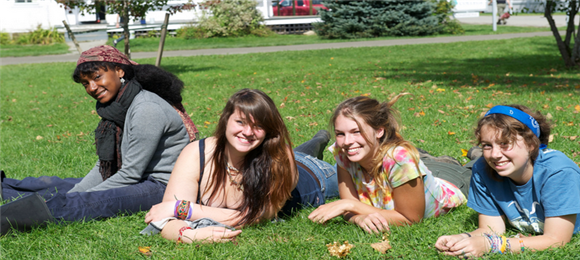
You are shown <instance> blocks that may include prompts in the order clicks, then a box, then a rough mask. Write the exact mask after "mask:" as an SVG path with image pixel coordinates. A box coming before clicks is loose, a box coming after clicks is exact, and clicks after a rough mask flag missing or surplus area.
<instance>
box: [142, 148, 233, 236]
mask: <svg viewBox="0 0 580 260" xmlns="http://www.w3.org/2000/svg"><path fill="white" fill-rule="evenodd" d="M210 152H211V151H210ZM207 155H208V154H207V153H206V158H208V156H207ZM199 172H200V165H199V142H194V143H191V144H189V145H187V146H186V147H185V148H184V149H183V151H182V152H181V154H180V155H179V158H178V159H177V162H176V163H175V167H174V168H173V172H172V173H171V177H170V178H169V183H168V184H167V188H166V190H165V195H164V196H163V202H162V203H159V204H157V205H155V206H153V207H152V208H151V210H150V211H149V212H148V213H147V215H146V216H145V222H146V223H149V222H152V221H158V220H161V219H164V218H167V217H172V216H173V214H174V213H173V210H174V208H175V202H176V201H177V200H188V201H190V202H191V203H192V207H193V213H192V216H191V218H190V220H196V219H200V218H204V217H208V218H212V219H213V220H215V221H217V222H220V223H223V224H226V225H230V226H236V225H237V223H238V222H239V219H240V218H241V216H240V214H238V213H239V212H238V211H236V210H232V209H227V208H215V207H209V206H202V205H199V204H196V201H197V193H198V189H199V184H198V183H199V178H200V174H199Z"/></svg>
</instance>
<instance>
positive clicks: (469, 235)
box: [462, 232, 471, 237]
mask: <svg viewBox="0 0 580 260" xmlns="http://www.w3.org/2000/svg"><path fill="white" fill-rule="evenodd" d="M462 234H466V235H467V237H471V234H469V233H467V232H465V233H462Z"/></svg>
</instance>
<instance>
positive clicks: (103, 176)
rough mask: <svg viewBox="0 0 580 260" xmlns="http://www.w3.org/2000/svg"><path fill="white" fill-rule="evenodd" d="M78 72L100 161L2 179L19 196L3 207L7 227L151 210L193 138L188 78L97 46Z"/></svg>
mask: <svg viewBox="0 0 580 260" xmlns="http://www.w3.org/2000/svg"><path fill="white" fill-rule="evenodd" d="M73 79H74V81H75V82H77V83H81V84H82V85H83V86H84V87H85V91H86V92H87V94H88V95H89V96H91V97H93V98H94V99H96V100H97V106H96V110H97V113H98V114H99V116H100V117H101V121H100V122H99V124H98V125H97V128H96V130H95V144H96V152H97V155H98V157H99V160H98V161H97V163H96V165H95V167H94V168H93V169H92V170H91V171H90V172H89V173H88V174H87V175H86V176H85V177H84V178H68V179H61V178H59V177H56V176H51V177H49V176H43V177H39V178H32V177H29V178H25V179H23V180H15V179H8V178H2V195H3V199H9V200H11V199H15V198H19V197H22V198H21V199H18V200H16V201H14V202H11V203H8V204H5V205H3V206H2V207H1V208H2V212H1V213H2V215H1V220H2V227H1V232H2V234H4V233H6V232H7V231H8V230H9V229H10V227H11V226H12V227H15V228H17V229H19V230H23V229H26V228H28V227H30V226H34V225H36V224H39V223H43V222H46V221H53V220H58V221H61V220H64V221H76V220H89V219H100V218H107V217H114V216H116V215H117V214H119V213H129V214H130V213H135V212H138V211H141V210H149V209H150V208H151V206H152V205H155V204H157V203H159V202H161V200H162V198H163V193H164V192H165V186H166V184H167V182H168V180H169V175H170V173H171V171H172V170H173V165H174V163H175V161H176V160H177V157H178V155H179V153H180V152H181V150H182V149H183V147H185V145H187V143H189V142H190V141H193V140H194V139H195V135H196V133H197V129H196V128H195V125H194V124H193V122H192V121H191V119H190V118H189V116H188V115H187V113H185V110H184V108H183V106H182V105H181V99H182V98H181V90H182V89H183V82H182V81H181V80H179V79H178V78H177V77H176V76H175V75H173V74H171V73H169V72H167V71H164V70H162V69H159V68H157V67H155V66H152V65H138V64H137V63H135V62H133V61H131V60H129V59H128V58H127V57H126V56H125V55H123V54H122V53H120V52H119V51H118V50H117V49H115V48H113V47H111V46H99V47H95V48H92V49H89V50H87V51H85V52H83V53H82V54H81V57H80V58H79V60H78V62H77V67H76V69H75V71H74V73H73ZM34 205H36V206H34ZM31 207H32V208H31ZM34 207H36V208H34ZM19 209H23V210H20V211H19ZM31 218H32V219H31Z"/></svg>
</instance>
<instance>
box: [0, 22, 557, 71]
mask: <svg viewBox="0 0 580 260" xmlns="http://www.w3.org/2000/svg"><path fill="white" fill-rule="evenodd" d="M491 19H492V18H491V16H480V17H475V18H459V20H460V21H461V22H462V23H469V24H489V25H490V26H491ZM554 19H555V20H556V25H557V26H564V25H565V24H566V16H555V17H554ZM508 25H511V26H538V27H547V26H548V23H547V21H546V19H545V18H543V17H542V16H523V15H522V16H512V17H511V18H510V20H509V21H508ZM551 35H552V33H551V32H534V33H518V34H499V35H474V36H449V37H426V38H416V39H398V40H380V41H360V42H340V43H321V44H305V45H290V46H274V47H251V48H225V49H203V50H182V51H164V52H163V57H175V56H197V55H226V54H245V53H258V52H278V51H302V50H319V49H336V48H350V47H376V46H393V45H409V44H428V43H450V42H466V41H484V40H500V39H513V38H521V37H535V36H551ZM105 43H106V40H97V41H89V42H81V43H80V45H81V49H82V50H87V49H89V48H92V47H94V46H99V45H103V44H105ZM73 50H74V47H73ZM78 57H79V54H78V53H77V52H76V51H74V52H73V53H70V54H64V55H46V56H34V57H6V58H1V59H0V65H10V64H22V63H49V62H75V61H77V59H78ZM154 57H157V53H156V52H135V53H133V54H132V58H133V59H140V58H154Z"/></svg>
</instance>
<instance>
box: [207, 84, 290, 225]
mask: <svg viewBox="0 0 580 260" xmlns="http://www.w3.org/2000/svg"><path fill="white" fill-rule="evenodd" d="M236 109H237V110H238V111H240V113H241V114H242V115H244V116H245V118H247V119H250V118H253V119H254V122H251V120H248V124H250V126H251V127H254V126H256V125H259V126H260V127H261V128H262V129H263V130H264V132H265V133H266V137H265V139H264V141H263V142H262V144H260V146H258V147H256V148H255V149H254V150H252V151H250V152H249V153H248V154H247V155H246V157H245V158H244V162H243V165H242V167H241V168H240V172H243V179H242V181H241V184H242V185H243V187H244V189H243V201H242V203H241V204H240V206H239V207H237V208H236V210H238V211H239V212H241V213H240V214H244V216H243V217H242V220H241V221H240V223H239V224H240V225H242V224H252V223H255V222H257V221H259V220H260V218H261V217H262V215H263V214H264V213H265V212H266V211H267V210H268V209H269V208H270V207H271V206H273V207H275V208H276V209H280V208H281V206H282V205H283V204H284V203H285V202H286V200H288V198H290V193H291V189H292V185H293V179H294V178H293V177H292V172H293V171H292V169H291V165H292V164H291V160H294V157H293V155H290V156H289V154H288V152H287V151H288V150H287V149H290V147H292V144H291V142H290V136H289V134H288V130H287V129H286V125H285V124H284V121H283V119H282V116H281V115H280V113H279V112H278V109H277V108H276V105H275V104H274V101H272V99H271V98H270V97H268V95H266V94H265V93H264V92H262V91H260V90H257V89H242V90H240V91H238V92H236V93H235V94H233V95H232V96H231V97H230V99H229V100H228V102H227V104H226V106H225V108H224V110H223V111H222V114H221V116H220V119H219V122H218V125H217V128H216V130H215V132H214V136H215V138H216V148H215V152H214V154H213V157H212V158H213V169H214V174H215V175H214V177H212V179H213V180H214V181H213V182H212V183H211V185H210V186H209V188H208V189H207V191H209V190H211V193H210V194H211V195H210V198H209V200H211V199H212V198H213V197H214V196H215V195H216V193H217V191H218V188H219V187H222V186H223V185H225V183H224V180H225V179H226V162H227V161H226V160H227V158H226V155H225V147H226V143H227V142H228V141H227V138H226V128H227V122H228V120H229V118H230V116H231V115H232V114H233V113H234V112H235V111H236Z"/></svg>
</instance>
